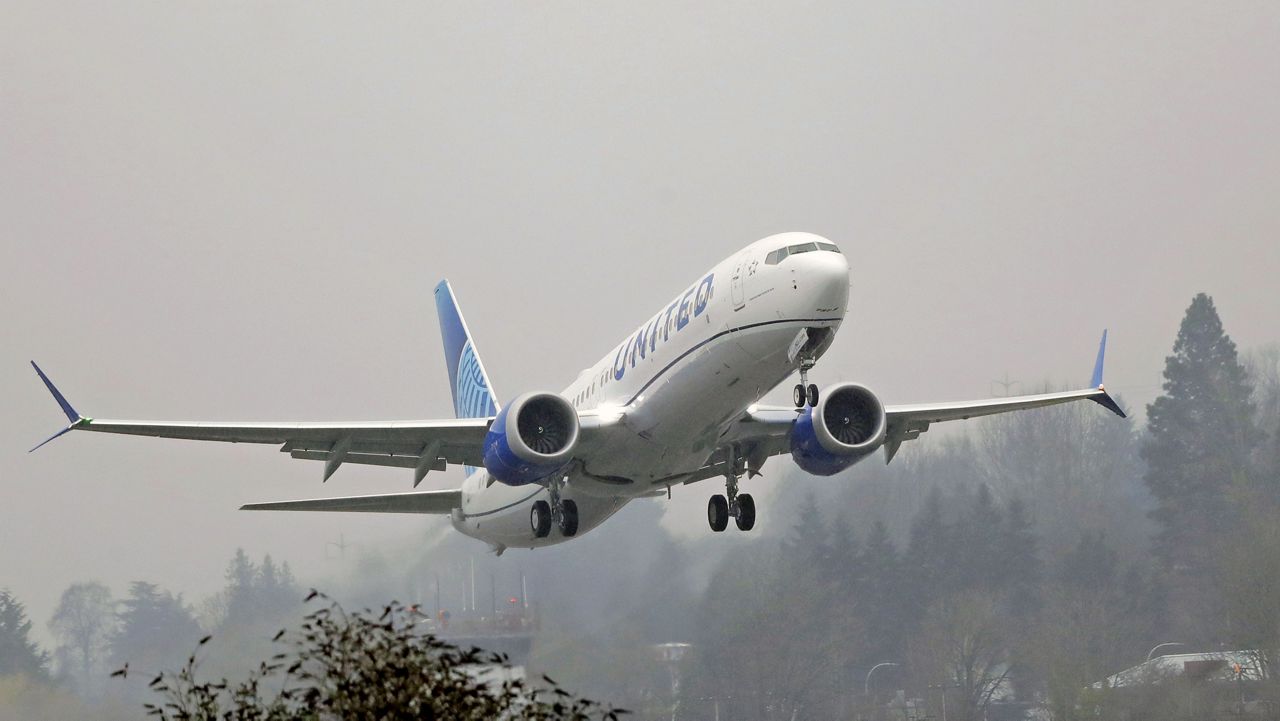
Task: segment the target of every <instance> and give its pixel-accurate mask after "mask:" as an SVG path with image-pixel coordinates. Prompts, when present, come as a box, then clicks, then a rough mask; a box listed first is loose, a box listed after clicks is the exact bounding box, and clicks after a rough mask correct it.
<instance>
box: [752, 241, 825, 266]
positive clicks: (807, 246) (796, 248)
mask: <svg viewBox="0 0 1280 721" xmlns="http://www.w3.org/2000/svg"><path fill="white" fill-rule="evenodd" d="M815 250H828V251H831V252H832V253H839V252H840V249H839V248H837V247H836V244H835V243H801V244H799V245H788V246H787V247H785V248H778V249H777V250H775V251H773V252H772V253H770V254H768V255H766V256H765V257H764V263H765V265H777V264H779V263H781V262H782V261H784V260H786V259H787V256H788V255H795V254H797V253H810V252H813V251H815Z"/></svg>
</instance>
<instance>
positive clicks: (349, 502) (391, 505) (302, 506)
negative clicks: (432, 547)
mask: <svg viewBox="0 0 1280 721" xmlns="http://www.w3.org/2000/svg"><path fill="white" fill-rule="evenodd" d="M461 507H462V490H461V489H453V490H448V491H414V492H411V493H384V494H381V495H374V496H343V497H339V498H312V499H307V500H303V501H275V502H272V503H249V504H246V505H243V506H241V507H240V510H242V511H334V512H348V513H430V514H440V515H448V514H449V513H451V512H452V511H453V509H455V508H461Z"/></svg>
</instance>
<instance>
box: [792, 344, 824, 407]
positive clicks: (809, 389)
mask: <svg viewBox="0 0 1280 721" xmlns="http://www.w3.org/2000/svg"><path fill="white" fill-rule="evenodd" d="M814 363H815V361H814V360H813V359H812V358H804V357H802V358H801V359H800V382H799V383H798V384H796V387H795V389H794V390H793V391H792V394H791V399H792V400H793V401H795V404H796V408H804V407H805V404H806V403H807V404H808V405H810V406H816V405H818V386H816V385H814V384H813V383H810V382H809V369H810V368H812V367H813V365H814Z"/></svg>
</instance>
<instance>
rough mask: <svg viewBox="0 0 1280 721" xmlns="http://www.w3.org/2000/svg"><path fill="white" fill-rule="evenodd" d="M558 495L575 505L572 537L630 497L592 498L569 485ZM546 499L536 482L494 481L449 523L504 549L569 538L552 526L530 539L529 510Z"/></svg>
mask: <svg viewBox="0 0 1280 721" xmlns="http://www.w3.org/2000/svg"><path fill="white" fill-rule="evenodd" d="M561 498H564V499H568V500H572V501H573V502H574V503H575V504H577V506H578V532H577V533H576V534H575V535H574V536H573V538H577V537H579V536H582V535H583V534H585V533H587V532H588V531H590V530H592V529H594V528H595V527H597V526H599V525H600V524H601V523H604V522H605V521H606V520H608V518H609V517H610V516H612V515H613V514H615V513H617V512H618V511H619V510H620V509H621V508H622V506H624V505H626V503H627V501H628V500H630V499H629V498H625V497H612V498H595V497H592V496H589V495H586V494H583V493H576V492H575V491H574V489H573V488H572V487H571V486H566V487H565V489H564V490H563V491H562V492H561ZM513 499H514V500H513ZM546 500H548V493H547V490H546V488H544V487H542V486H540V485H536V484H530V485H527V486H503V485H502V484H501V483H495V484H493V485H492V486H489V487H488V488H485V489H483V490H481V491H479V492H478V493H477V494H475V495H474V496H472V497H471V498H469V499H464V503H463V505H464V508H463V509H462V511H461V512H460V513H457V514H455V516H454V518H453V526H454V528H456V529H457V530H458V531H460V532H462V533H464V534H466V535H468V536H471V537H472V538H476V539H479V540H481V541H484V542H486V543H489V544H491V545H496V546H502V547H506V548H538V547H541V546H552V545H555V544H557V543H563V542H564V541H568V540H570V539H569V538H568V537H565V536H564V535H562V534H561V533H560V531H559V529H556V528H554V527H553V528H552V529H551V534H550V535H548V536H546V537H545V538H534V536H533V530H532V528H531V526H530V523H529V514H530V510H531V509H532V506H533V504H534V503H535V502H537V501H546ZM467 501H471V503H468V502H467Z"/></svg>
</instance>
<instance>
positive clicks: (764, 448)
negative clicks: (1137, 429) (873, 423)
mask: <svg viewBox="0 0 1280 721" xmlns="http://www.w3.org/2000/svg"><path fill="white" fill-rule="evenodd" d="M1106 349H1107V334H1106V332H1105V331H1104V332H1103V333H1102V341H1101V342H1100V343H1099V345H1098V357H1097V360H1096V361H1094V366H1093V376H1092V378H1091V379H1090V381H1089V387H1088V388H1083V389H1080V390H1073V391H1063V392H1059V393H1037V394H1034V395H1025V396H1013V397H1009V398H984V399H981V400H973V401H944V402H941V403H913V404H909V405H886V406H885V407H884V412H885V423H886V428H885V440H884V454H885V456H884V457H885V462H886V463H888V462H889V461H892V460H893V457H894V455H895V454H896V453H897V452H898V449H899V448H900V447H901V446H902V444H903V442H905V441H909V440H914V439H916V438H918V437H919V436H920V434H921V433H924V432H925V431H927V430H929V426H930V425H931V424H933V423H940V422H943V421H958V420H967V419H969V418H977V417H979V416H989V415H994V414H996V413H1007V412H1009V411H1021V410H1028V409H1031V408H1043V407H1045V406H1052V405H1057V404H1059V403H1070V402H1072V401H1082V400H1088V401H1093V402H1094V403H1097V404H1098V405H1100V406H1102V407H1103V408H1106V409H1107V410H1109V411H1111V412H1112V413H1114V414H1116V415H1118V416H1120V417H1121V418H1124V417H1125V412H1124V410H1123V409H1122V408H1121V407H1120V405H1119V404H1118V403H1116V401H1115V399H1114V398H1112V397H1111V395H1110V394H1109V393H1107V390H1106V388H1105V387H1104V386H1103V384H1102V368H1103V361H1104V358H1105V356H1106ZM798 412H799V411H798V410H797V409H795V408H792V407H790V406H762V405H753V406H751V407H750V408H748V409H747V411H746V413H744V414H743V415H742V417H741V418H739V419H738V421H737V422H736V423H735V424H734V425H733V426H732V427H731V428H730V429H729V430H728V431H727V432H726V433H725V435H724V436H723V437H722V438H721V443H722V445H721V448H720V449H718V450H717V451H716V452H715V453H714V454H713V455H712V456H711V458H710V459H709V460H708V462H707V465H705V466H704V467H703V468H701V469H699V470H698V471H697V472H696V473H694V474H692V475H691V476H689V478H690V480H688V481H685V482H689V483H691V482H693V481H698V480H702V479H704V478H712V477H715V476H718V475H724V474H725V473H727V472H728V471H729V469H730V459H729V457H728V454H727V453H726V452H725V448H726V447H728V446H730V445H733V444H736V445H737V446H738V447H739V448H740V451H741V453H742V454H743V455H742V458H743V460H745V461H746V470H747V471H748V472H749V473H755V472H757V470H756V469H759V468H760V466H762V465H763V464H764V461H765V459H767V458H769V457H770V456H775V455H780V454H783V453H787V452H789V451H790V434H791V427H792V426H793V425H794V424H795V420H796V417H797V413H798Z"/></svg>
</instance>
